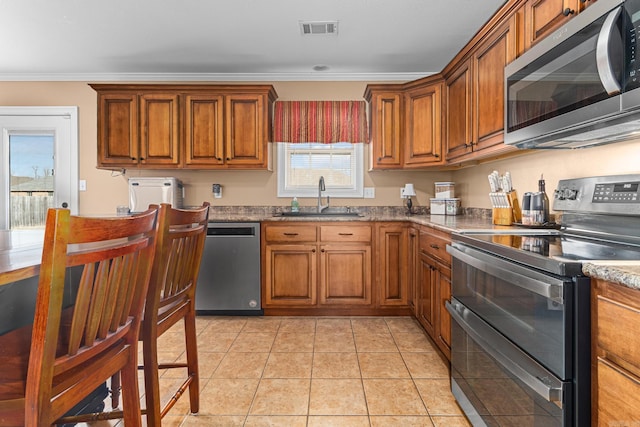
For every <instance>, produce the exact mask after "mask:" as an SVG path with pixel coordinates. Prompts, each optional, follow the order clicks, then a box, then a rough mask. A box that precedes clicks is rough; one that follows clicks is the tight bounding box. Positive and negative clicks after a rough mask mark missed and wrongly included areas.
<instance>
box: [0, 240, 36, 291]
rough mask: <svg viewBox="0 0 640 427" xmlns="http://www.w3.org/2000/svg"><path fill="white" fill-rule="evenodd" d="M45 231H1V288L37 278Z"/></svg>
mask: <svg viewBox="0 0 640 427" xmlns="http://www.w3.org/2000/svg"><path fill="white" fill-rule="evenodd" d="M43 239H44V229H36V230H0V286H1V285H6V284H7V283H12V282H16V281H18V280H22V279H27V278H29V277H33V276H37V275H38V273H39V271H40V259H41V257H42V244H43Z"/></svg>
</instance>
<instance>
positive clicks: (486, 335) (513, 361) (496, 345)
mask: <svg viewBox="0 0 640 427" xmlns="http://www.w3.org/2000/svg"><path fill="white" fill-rule="evenodd" d="M445 307H446V308H447V311H448V312H449V313H450V314H451V317H452V318H453V319H454V320H455V321H456V322H457V323H458V325H460V327H461V328H462V329H464V331H465V332H466V333H467V334H468V335H469V336H470V337H471V338H472V339H473V340H474V341H475V342H476V344H478V345H479V346H480V347H482V349H483V350H484V351H485V352H487V353H488V354H489V355H491V357H493V358H494V359H495V360H496V361H497V362H498V363H500V364H501V365H502V366H503V367H504V368H505V369H507V370H508V371H509V372H511V373H512V374H513V375H514V376H515V377H517V378H518V379H519V380H520V381H522V382H523V383H525V384H526V385H527V386H528V387H529V388H530V389H531V390H533V391H535V392H536V393H537V394H538V395H540V396H541V397H542V398H543V399H545V400H547V401H548V402H554V403H556V404H559V406H561V403H562V401H563V400H562V396H563V388H562V382H561V381H560V380H558V379H557V378H555V377H554V376H553V374H551V373H550V372H548V371H546V370H545V369H544V368H542V367H541V366H539V365H537V363H536V362H535V361H533V360H532V359H531V358H530V357H529V356H527V355H526V354H525V353H523V352H522V350H520V349H519V348H517V347H516V346H515V345H514V344H512V343H511V342H510V341H509V340H507V339H505V338H504V337H502V335H500V334H499V333H498V332H496V331H495V330H494V329H493V328H491V327H490V326H488V325H487V324H485V323H484V322H482V320H481V319H480V318H479V317H478V316H476V315H475V314H474V313H473V312H472V311H471V310H469V309H468V308H466V307H465V306H464V305H463V304H462V303H460V302H459V301H456V300H455V299H453V300H452V301H451V302H450V301H445ZM454 345H455V344H454ZM455 351H456V350H455V349H453V348H452V353H453V352H455ZM536 365H537V366H536Z"/></svg>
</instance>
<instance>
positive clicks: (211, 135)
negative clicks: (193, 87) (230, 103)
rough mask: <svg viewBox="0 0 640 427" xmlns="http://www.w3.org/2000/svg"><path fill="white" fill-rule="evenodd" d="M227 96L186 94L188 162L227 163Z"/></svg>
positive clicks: (212, 164)
mask: <svg viewBox="0 0 640 427" xmlns="http://www.w3.org/2000/svg"><path fill="white" fill-rule="evenodd" d="M223 125H224V97H223V96H222V95H186V96H185V126H184V127H185V159H184V162H185V166H186V167H190V166H193V167H197V168H200V169H201V168H203V167H216V166H221V165H224V128H223Z"/></svg>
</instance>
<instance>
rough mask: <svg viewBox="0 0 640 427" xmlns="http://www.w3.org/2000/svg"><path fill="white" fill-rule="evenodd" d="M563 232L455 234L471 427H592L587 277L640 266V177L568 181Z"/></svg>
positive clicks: (454, 360) (454, 354)
mask: <svg viewBox="0 0 640 427" xmlns="http://www.w3.org/2000/svg"><path fill="white" fill-rule="evenodd" d="M553 210H554V211H556V212H561V213H562V220H561V221H560V224H561V226H560V228H559V229H524V228H522V229H519V231H515V232H514V231H512V230H508V231H504V232H499V231H495V232H486V231H485V232H480V231H477V232H474V231H470V232H468V233H464V232H461V233H454V234H453V238H452V243H451V245H450V246H448V247H447V250H448V251H449V253H450V254H451V255H452V298H451V300H450V301H448V302H447V303H446V307H447V310H448V311H449V312H450V313H451V316H452V318H453V319H452V320H453V321H452V322H451V323H452V326H451V387H452V391H453V394H454V396H455V397H456V399H457V401H458V403H459V404H460V406H461V407H462V408H463V410H464V412H465V413H466V415H467V416H468V418H469V419H470V420H471V422H472V423H473V425H474V426H485V425H486V426H589V425H590V422H591V421H590V416H591V406H590V405H591V402H590V401H591V393H590V388H591V378H590V377H591V375H590V369H591V367H590V352H591V344H590V297H589V295H590V279H589V278H588V277H585V276H584V275H583V274H582V264H583V263H584V262H586V261H594V260H615V261H620V260H638V261H639V262H640V175H619V176H609V177H590V178H580V179H568V180H561V181H560V182H559V183H558V188H557V189H556V190H555V193H554V196H553Z"/></svg>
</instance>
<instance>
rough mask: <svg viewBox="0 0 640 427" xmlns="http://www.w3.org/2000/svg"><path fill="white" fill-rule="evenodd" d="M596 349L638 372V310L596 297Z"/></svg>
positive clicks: (639, 358)
mask: <svg viewBox="0 0 640 427" xmlns="http://www.w3.org/2000/svg"><path fill="white" fill-rule="evenodd" d="M597 321H598V347H600V348H601V349H602V350H604V351H606V352H607V353H611V354H613V355H615V356H616V357H619V358H621V359H623V360H625V361H626V362H628V363H630V364H632V365H633V366H634V367H636V368H638V369H639V370H640V353H639V352H638V348H640V335H638V333H637V325H640V310H639V309H637V308H635V307H631V306H628V305H625V304H622V303H619V302H617V301H613V300H611V299H609V298H606V297H603V296H598V319H597Z"/></svg>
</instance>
